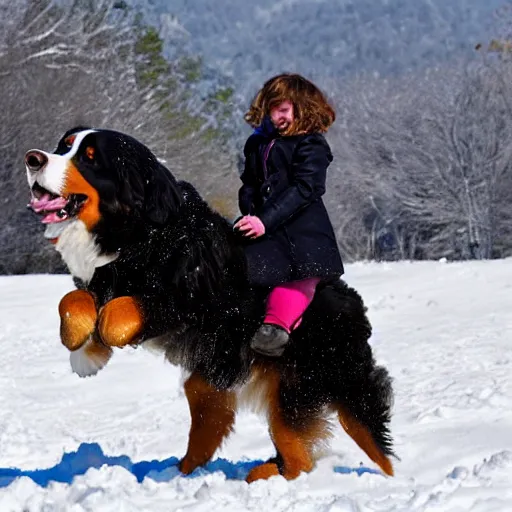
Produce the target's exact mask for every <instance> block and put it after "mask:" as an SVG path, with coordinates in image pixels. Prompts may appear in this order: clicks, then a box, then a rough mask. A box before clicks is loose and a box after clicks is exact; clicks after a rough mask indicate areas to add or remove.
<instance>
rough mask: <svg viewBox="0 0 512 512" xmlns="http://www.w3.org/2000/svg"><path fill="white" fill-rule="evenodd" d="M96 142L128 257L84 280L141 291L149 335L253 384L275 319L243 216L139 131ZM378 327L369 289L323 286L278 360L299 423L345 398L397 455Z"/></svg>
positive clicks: (283, 400)
mask: <svg viewBox="0 0 512 512" xmlns="http://www.w3.org/2000/svg"><path fill="white" fill-rule="evenodd" d="M87 144H93V145H94V147H95V148H96V149H97V154H98V156H99V158H98V159H97V160H96V162H95V163H94V165H91V164H90V163H86V162H82V161H80V155H79V154H78V155H77V160H76V162H75V163H76V165H77V167H78V168H79V170H80V171H81V172H82V173H83V174H84V176H85V177H86V179H87V180H88V181H89V182H90V183H91V184H92V185H93V186H94V187H95V188H96V189H97V190H98V191H99V192H100V197H101V198H102V202H101V204H100V209H101V212H102V221H101V222H100V224H99V225H98V226H97V227H96V228H95V233H96V235H97V237H98V238H97V240H98V242H99V243H100V244H101V246H102V248H103V249H104V250H105V252H109V251H112V250H113V249H116V250H119V252H120V256H119V258H118V259H117V260H116V261H114V262H113V263H110V264H108V265H106V266H104V267H99V268H97V269H96V271H95V273H94V276H93V278H92V280H91V281H90V282H89V283H88V284H87V285H83V286H84V287H85V288H86V289H88V290H90V291H91V292H93V293H94V294H95V296H96V297H97V298H98V300H99V303H100V304H105V303H106V302H108V301H109V300H111V299H112V298H115V297H119V296H125V295H130V296H134V297H136V298H137V300H138V302H139V303H140V304H141V306H142V308H143V312H144V316H145V319H146V328H145V331H144V333H143V338H144V339H148V338H155V337H158V341H157V342H156V343H158V344H159V345H160V346H161V347H162V348H163V349H164V350H165V352H166V354H167V357H168V359H169V360H170V361H171V362H173V363H176V364H180V365H181V366H183V367H184V368H186V369H187V370H190V371H193V372H194V371H195V372H199V373H200V374H201V375H202V376H203V377H204V378H205V379H206V380H207V381H208V382H209V383H210V384H212V385H213V386H215V387H217V388H222V389H228V388H233V387H234V386H236V385H239V384H242V383H244V382H245V381H246V380H247V378H248V377H249V374H250V368H251V365H252V364H253V363H254V362H255V361H256V359H255V358H256V355H255V354H254V353H252V352H251V350H250V348H249V340H250V339H251V337H252V336H253V334H254V333H255V331H256V329H257V328H258V326H259V325H260V323H261V321H262V319H263V316H264V299H265V297H266V294H267V292H268V290H265V289H256V288H253V287H251V286H250V285H249V283H248V279H247V270H246V262H245V256H244V251H243V247H242V244H241V240H240V239H239V238H237V235H236V234H234V233H233V229H232V226H231V224H230V223H229V222H227V221H226V220H225V219H224V218H223V217H221V216H220V215H219V214H217V213H216V212H214V211H213V210H212V209H211V208H210V207H209V206H208V205H207V204H206V203H205V202H204V201H203V200H202V199H201V197H200V196H199V194H198V193H197V192H196V190H195V189H194V188H193V187H192V186H191V185H190V184H188V183H185V182H176V180H175V179H174V178H173V177H172V175H171V173H170V172H169V171H168V170H167V169H166V168H165V167H163V166H162V165H161V164H160V163H159V162H158V161H157V160H156V158H155V157H154V156H153V155H152V154H151V152H150V151H149V150H148V149H147V148H146V147H145V146H143V145H142V144H140V143H139V142H137V141H136V140H135V139H132V138H130V137H127V136H125V135H122V134H117V133H115V132H108V131H100V132H98V133H95V134H91V135H90V136H88V140H87ZM370 334H371V326H370V323H369V322H368V319H367V317H366V313H365V307H364V305H363V302H362V300H361V297H360V296H359V295H358V293H357V292H356V291H354V290H353V289H351V288H349V287H348V286H347V285H346V284H345V283H344V282H343V281H341V280H334V281H331V282H323V283H321V284H320V285H319V288H318V291H317V294H316V296H315V298H314V300H313V302H312V304H311V306H310V307H309V308H308V310H307V311H306V313H305V315H304V319H303V322H302V324H301V326H300V327H299V328H298V329H296V330H295V331H294V332H293V333H292V335H291V341H290V343H289V344H288V346H287V348H286V350H285V353H284V355H283V356H282V357H281V358H278V359H276V360H275V361H274V362H272V364H273V365H277V367H278V369H279V372H280V375H281V383H280V406H281V409H282V411H283V413H284V417H285V419H286V420H287V421H288V422H289V424H290V425H293V426H294V428H297V429H300V428H301V427H304V428H307V426H308V425H309V424H311V422H312V421H315V420H316V419H318V418H320V417H323V415H324V414H325V410H326V408H332V407H334V408H335V407H336V405H341V406H343V407H344V408H346V409H347V410H348V411H350V413H351V414H352V415H353V416H354V417H355V418H356V419H358V420H359V421H360V422H361V423H362V424H363V425H365V426H366V427H367V429H368V430H369V432H370V433H371V434H372V436H373V438H374V440H375V442H376V444H377V445H378V446H379V447H380V449H381V450H382V451H383V452H384V453H385V454H387V455H389V454H392V441H391V436H390V432H389V429H388V425H389V421H390V409H391V405H392V388H391V380H390V377H389V376H388V373H387V371H386V370H385V369H384V368H382V367H379V366H377V365H376V364H375V361H374V359H373V356H372V350H371V347H370V345H369V344H368V338H369V337H370ZM261 361H263V364H266V363H265V361H264V360H260V362H261Z"/></svg>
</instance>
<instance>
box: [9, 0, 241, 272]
mask: <svg viewBox="0 0 512 512" xmlns="http://www.w3.org/2000/svg"><path fill="white" fill-rule="evenodd" d="M116 6H117V7H118V8H116ZM0 15H1V16H0V90H2V95H1V96H0V112H1V115H2V122H0V154H1V160H0V172H1V174H0V180H1V185H2V192H3V194H2V196H3V204H2V208H1V209H0V212H1V213H0V216H1V219H0V220H1V222H0V272H1V273H22V272H51V271H56V270H62V269H63V268H62V267H61V265H60V259H59V257H58V255H57V254H56V253H55V251H53V248H52V247H50V246H48V245H47V244H46V243H45V241H44V240H43V239H42V237H40V236H35V233H37V232H38V231H39V230H42V228H41V227H40V226H39V224H38V222H37V221H36V219H35V218H32V217H31V215H30V214H29V213H28V212H27V211H26V209H25V208H24V205H25V204H26V203H27V201H28V190H27V187H26V180H25V171H24V167H23V154H24V153H25V152H26V151H27V150H28V149H30V148H32V147H34V146H37V147H42V148H47V149H50V150H51V149H52V148H53V147H54V145H55V143H56V141H57V138H58V137H59V136H60V135H61V134H62V133H63V132H64V131H65V130H67V129H69V128H71V127H72V126H74V125H77V124H81V125H87V126H92V127H98V128H111V129H118V130H121V131H124V132H127V133H130V134H131V135H133V136H135V137H137V138H139V139H140V140H142V141H143V142H145V143H146V144H147V145H148V146H149V147H150V148H151V149H152V150H153V151H154V152H155V153H156V154H157V155H158V156H159V157H160V158H162V159H164V160H165V161H166V163H167V165H168V167H169V168H170V169H171V171H172V172H173V173H175V175H176V176H177V177H178V178H188V179H191V181H193V182H194V183H195V184H197V185H198V187H199V189H200V190H201V192H202V193H203V194H205V195H206V196H207V197H208V198H213V199H216V198H219V197H223V196H224V194H225V191H226V189H229V188H230V187H231V184H235V183H236V173H235V172H234V162H233V159H232V157H231V154H230V153H229V152H227V151H223V148H221V147H218V144H216V140H215V138H214V137H212V138H211V139H210V140H208V139H207V138H206V137H205V133H204V128H203V125H206V124H207V123H206V122H204V123H203V122H202V121H201V119H200V118H199V117H193V116H191V114H190V109H191V108H192V107H194V105H193V101H192V100H191V99H190V97H187V96H186V94H185V91H184V86H183V85H182V83H180V80H179V79H178V78H179V77H175V76H172V73H173V71H174V70H173V68H172V66H170V67H169V69H168V73H169V80H171V79H173V84H174V87H173V88H168V89H166V90H165V91H163V92H162V90H159V89H158V88H157V87H155V85H154V84H151V83H147V84H142V83H141V81H140V69H141V68H140V66H141V62H140V53H137V51H136V43H137V40H138V39H137V38H140V36H141V30H142V29H143V25H142V24H141V22H140V20H139V19H138V17H137V15H136V13H135V12H134V11H132V10H130V9H126V8H125V6H124V3H123V2H113V1H111V0H69V1H66V2H61V1H57V0H24V1H22V0H20V1H19V2H10V1H8V0H0ZM228 197H233V202H234V198H235V197H236V194H235V192H234V191H231V190H230V191H229V193H228ZM227 203H228V205H227V209H228V210H229V211H231V210H232V207H231V202H230V201H228V202H227ZM39 244H40V245H39Z"/></svg>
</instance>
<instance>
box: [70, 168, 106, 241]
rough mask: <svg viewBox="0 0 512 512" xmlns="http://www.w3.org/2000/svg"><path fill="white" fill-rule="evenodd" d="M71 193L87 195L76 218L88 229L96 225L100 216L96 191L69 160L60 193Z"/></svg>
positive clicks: (98, 198)
mask: <svg viewBox="0 0 512 512" xmlns="http://www.w3.org/2000/svg"><path fill="white" fill-rule="evenodd" d="M71 194H83V195H85V196H87V200H86V202H85V204H84V205H83V206H82V208H81V209H80V212H79V213H78V216H77V217H78V218H79V219H80V220H81V221H82V222H83V223H84V224H85V225H86V226H87V229H88V230H89V231H91V230H92V228H94V226H96V224H97V223H98V222H99V220H100V218H101V214H100V210H99V204H100V197H99V194H98V191H97V190H96V189H95V188H94V187H93V186H92V185H90V184H89V182H88V181H87V180H86V179H85V178H84V177H83V176H82V175H81V174H80V171H79V170H78V169H77V168H76V167H75V166H74V165H73V164H72V163H71V162H70V163H69V164H68V166H67V169H66V178H65V183H64V188H63V190H62V193H61V195H62V196H63V197H68V196H69V195H71Z"/></svg>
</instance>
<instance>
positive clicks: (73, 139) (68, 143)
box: [64, 135, 76, 148]
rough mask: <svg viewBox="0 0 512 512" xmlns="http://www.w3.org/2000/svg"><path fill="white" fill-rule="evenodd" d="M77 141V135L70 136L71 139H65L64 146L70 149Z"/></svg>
mask: <svg viewBox="0 0 512 512" xmlns="http://www.w3.org/2000/svg"><path fill="white" fill-rule="evenodd" d="M75 139H76V135H70V136H69V137H66V138H65V139H64V144H66V146H67V147H68V148H70V147H71V146H72V145H73V142H75Z"/></svg>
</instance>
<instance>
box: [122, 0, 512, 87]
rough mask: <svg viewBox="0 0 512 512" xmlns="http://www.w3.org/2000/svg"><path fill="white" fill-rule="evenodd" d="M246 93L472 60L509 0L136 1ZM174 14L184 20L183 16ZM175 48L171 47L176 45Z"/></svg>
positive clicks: (174, 37)
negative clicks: (307, 80)
mask: <svg viewBox="0 0 512 512" xmlns="http://www.w3.org/2000/svg"><path fill="white" fill-rule="evenodd" d="M131 3H135V4H137V5H138V6H139V7H142V8H143V10H144V12H145V14H146V15H147V17H149V18H150V19H152V20H153V21H157V20H158V21H159V22H160V25H161V27H162V29H163V32H162V33H163V34H164V36H165V37H166V39H167V40H168V41H171V43H172V44H176V42H177V41H179V43H180V44H181V45H184V46H186V47H188V48H189V49H190V51H193V52H198V53H200V54H202V55H203V56H204V62H205V64H206V65H208V66H212V67H213V68H215V69H216V70H218V71H220V72H221V73H222V74H224V75H227V76H230V77H231V78H232V80H233V82H234V84H235V85H236V88H237V91H238V92H239V93H241V94H242V96H244V97H248V95H250V94H252V93H253V92H254V90H255V88H256V87H257V86H258V85H259V84H260V83H261V82H262V80H264V79H265V78H267V77H269V76H270V75H272V74H274V73H278V72H281V71H283V70H293V71H299V72H302V73H304V74H306V75H308V76H312V77H323V76H331V77H332V76H334V77H338V76H347V75H349V74H351V73H354V72H359V71H374V72H378V73H380V74H390V73H399V72H402V71H404V70H407V69H414V68H418V67H423V66H428V65H431V64H433V63H435V62H439V61H444V60H446V59H450V58H452V57H454V56H455V55H463V54H464V53H466V54H469V53H470V52H471V51H473V48H474V45H475V43H476V42H478V41H480V40H481V39H482V38H484V37H486V36H487V35H488V34H489V33H490V32H491V27H492V25H493V23H494V20H493V13H494V12H495V10H496V9H497V8H498V7H499V6H501V5H503V4H504V3H505V2H504V0H414V1H412V0H258V1H257V2H250V1H248V0H194V1H190V0H131ZM173 16H174V17H173ZM172 44H170V45H169V47H171V46H172Z"/></svg>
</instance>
